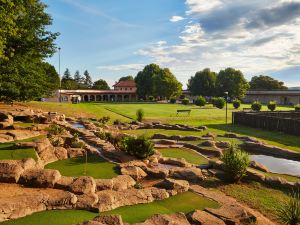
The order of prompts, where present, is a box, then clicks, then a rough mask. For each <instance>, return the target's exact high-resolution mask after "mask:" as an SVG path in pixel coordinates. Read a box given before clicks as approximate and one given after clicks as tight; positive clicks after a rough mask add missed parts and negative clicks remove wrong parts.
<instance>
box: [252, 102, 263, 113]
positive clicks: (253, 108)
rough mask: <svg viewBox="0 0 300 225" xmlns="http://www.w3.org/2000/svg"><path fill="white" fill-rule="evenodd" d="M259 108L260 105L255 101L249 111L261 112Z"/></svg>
mask: <svg viewBox="0 0 300 225" xmlns="http://www.w3.org/2000/svg"><path fill="white" fill-rule="evenodd" d="M261 107H262V105H261V103H260V102H259V101H255V102H253V103H252V105H251V109H252V110H253V111H256V112H259V111H260V110H261Z"/></svg>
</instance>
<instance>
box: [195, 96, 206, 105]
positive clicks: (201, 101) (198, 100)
mask: <svg viewBox="0 0 300 225" xmlns="http://www.w3.org/2000/svg"><path fill="white" fill-rule="evenodd" d="M205 104H206V100H205V98H204V97H203V96H198V97H197V98H196V100H195V105H197V106H205Z"/></svg>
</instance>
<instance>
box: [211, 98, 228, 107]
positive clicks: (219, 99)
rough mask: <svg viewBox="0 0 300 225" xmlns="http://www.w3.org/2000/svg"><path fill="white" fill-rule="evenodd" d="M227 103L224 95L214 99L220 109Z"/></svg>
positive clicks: (214, 103)
mask: <svg viewBox="0 0 300 225" xmlns="http://www.w3.org/2000/svg"><path fill="white" fill-rule="evenodd" d="M225 103H226V101H225V99H224V98H222V97H219V98H214V100H213V105H214V106H215V107H217V108H218V109H223V108H224V106H225Z"/></svg>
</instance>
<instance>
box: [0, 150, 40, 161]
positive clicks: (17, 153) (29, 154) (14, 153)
mask: <svg viewBox="0 0 300 225" xmlns="http://www.w3.org/2000/svg"><path fill="white" fill-rule="evenodd" d="M25 158H33V159H34V160H37V156H36V153H35V150H34V149H33V148H25V149H16V150H1V149H0V160H2V159H18V160H19V159H25Z"/></svg>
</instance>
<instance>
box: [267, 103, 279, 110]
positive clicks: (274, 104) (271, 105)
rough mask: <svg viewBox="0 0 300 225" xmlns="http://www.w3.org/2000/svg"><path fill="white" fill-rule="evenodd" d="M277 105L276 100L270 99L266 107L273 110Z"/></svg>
mask: <svg viewBox="0 0 300 225" xmlns="http://www.w3.org/2000/svg"><path fill="white" fill-rule="evenodd" d="M276 107H277V102H275V101H270V102H269V104H268V109H269V110H271V111H272V112H273V111H275V109H276Z"/></svg>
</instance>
